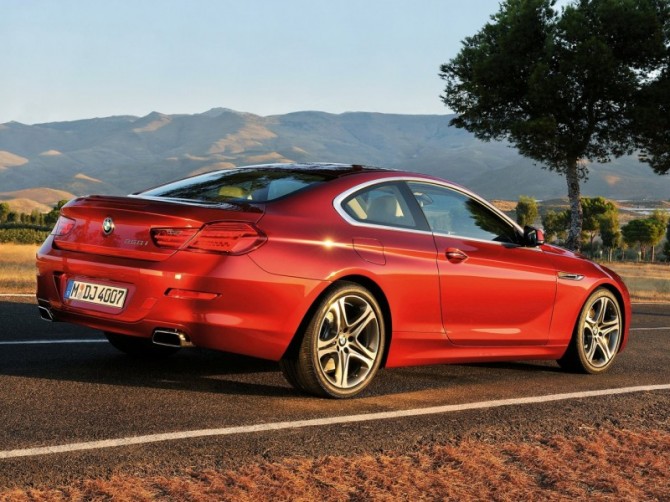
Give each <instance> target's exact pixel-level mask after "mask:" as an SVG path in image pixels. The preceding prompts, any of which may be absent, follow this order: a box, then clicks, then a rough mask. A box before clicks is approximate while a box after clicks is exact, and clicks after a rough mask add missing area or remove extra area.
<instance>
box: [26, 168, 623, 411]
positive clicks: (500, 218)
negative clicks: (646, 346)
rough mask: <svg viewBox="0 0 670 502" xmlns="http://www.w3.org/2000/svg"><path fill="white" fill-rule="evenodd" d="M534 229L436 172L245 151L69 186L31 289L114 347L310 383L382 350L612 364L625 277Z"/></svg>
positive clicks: (46, 310) (57, 313) (371, 362)
mask: <svg viewBox="0 0 670 502" xmlns="http://www.w3.org/2000/svg"><path fill="white" fill-rule="evenodd" d="M543 241H544V239H543V237H542V232H541V231H539V230H536V229H534V228H531V227H526V228H525V229H522V228H520V227H519V226H518V225H517V224H516V223H515V222H514V221H512V220H510V219H509V218H508V217H507V216H506V215H505V214H503V213H502V212H500V211H499V210H497V209H496V208H495V207H493V206H492V205H491V204H489V203H487V202H486V201H484V200H483V199H481V198H480V197H478V196H477V195H475V194H473V193H472V192H470V191H468V190H466V189H464V188H462V187H460V186H458V185H454V184H452V183H449V182H446V181H443V180H441V179H437V178H433V177H429V176H423V175H419V174H416V173H410V172H401V171H394V170H387V169H379V168H371V167H364V166H359V165H343V164H281V165H259V166H249V167H243V168H237V169H231V170H222V171H216V172H210V173H207V174H203V175H200V176H195V177H191V178H186V179H183V180H180V181H176V182H173V183H169V184H166V185H162V186H159V187H157V188H153V189H151V190H147V191H144V192H140V193H136V194H133V195H130V196H127V197H113V196H100V195H93V196H89V197H83V198H79V199H75V200H72V201H70V202H69V203H68V204H67V205H65V206H64V207H63V209H62V211H61V216H60V218H59V220H58V223H57V224H56V227H55V228H54V230H53V232H52V234H51V236H50V237H49V238H48V239H47V240H46V242H45V243H44V245H43V246H42V248H41V249H40V250H39V252H38V255H37V267H38V277H37V299H38V303H39V309H40V312H41V315H42V317H43V318H45V319H48V320H52V321H66V322H72V323H76V324H82V325H85V326H90V327H93V328H97V329H100V330H103V331H104V332H105V334H106V336H107V338H108V339H109V341H110V342H111V344H112V345H113V346H115V347H116V348H118V349H120V350H122V351H123V352H126V353H129V354H132V355H146V356H157V355H165V354H169V353H172V352H174V351H176V350H178V349H179V348H180V347H186V346H198V347H206V348H210V349H216V350H221V351H226V352H232V353H237V354H245V355H249V356H254V357H259V358H265V359H271V360H274V361H279V362H280V366H281V369H282V371H283V374H284V376H285V377H286V379H287V380H288V381H289V382H290V383H291V384H292V385H293V386H294V387H296V388H297V389H299V390H302V391H305V392H308V393H312V394H316V395H320V396H330V397H337V398H343V397H351V396H354V395H356V394H358V393H359V392H361V391H362V390H363V389H364V388H365V387H366V386H367V385H368V384H369V383H370V382H371V380H372V379H373V377H374V376H375V374H376V373H377V370H378V369H379V368H380V367H381V366H386V367H395V366H404V365H421V364H435V363H465V362H483V361H507V360H520V359H555V360H557V361H558V363H559V364H560V365H561V366H562V367H565V368H568V369H570V370H576V371H582V372H587V373H600V372H602V371H605V370H607V369H608V368H609V367H610V366H611V365H612V363H613V361H614V359H615V357H616V355H617V353H618V352H619V351H621V350H622V349H623V348H624V346H625V345H626V341H627V338H628V330H629V325H630V318H631V309H630V299H629V295H628V291H627V290H626V286H625V285H624V283H623V282H622V281H621V279H620V278H619V277H618V276H617V275H616V274H615V273H614V272H612V271H610V270H608V269H607V268H605V267H603V266H601V265H598V264H596V263H593V262H591V261H588V260H586V259H584V258H582V257H580V256H578V255H575V254H573V253H570V252H568V251H566V250H564V249H560V248H557V247H554V246H550V245H547V244H544V242H543Z"/></svg>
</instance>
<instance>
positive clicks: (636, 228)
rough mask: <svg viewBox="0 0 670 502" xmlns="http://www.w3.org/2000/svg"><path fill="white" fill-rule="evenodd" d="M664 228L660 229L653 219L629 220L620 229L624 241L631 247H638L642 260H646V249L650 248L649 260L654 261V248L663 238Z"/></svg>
mask: <svg viewBox="0 0 670 502" xmlns="http://www.w3.org/2000/svg"><path fill="white" fill-rule="evenodd" d="M664 230H665V227H661V226H660V225H659V222H658V221H657V220H654V218H645V219H643V220H631V221H629V222H628V223H627V224H626V225H624V226H623V227H622V228H621V233H622V234H623V238H624V241H625V242H626V243H627V244H628V245H629V246H631V247H633V246H636V245H637V246H639V247H640V252H641V253H642V259H643V260H646V258H647V248H649V247H651V249H652V256H651V260H652V261H654V246H656V245H657V244H658V243H659V242H660V241H661V239H662V238H663V232H664Z"/></svg>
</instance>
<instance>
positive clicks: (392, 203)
mask: <svg viewBox="0 0 670 502" xmlns="http://www.w3.org/2000/svg"><path fill="white" fill-rule="evenodd" d="M398 209H399V206H398V200H397V199H396V198H395V197H394V196H393V195H382V196H381V197H377V198H375V199H372V201H371V202H370V206H369V207H368V218H367V219H368V221H370V222H373V223H386V224H389V225H397V224H398V223H401V221H399V218H398V216H397V214H398Z"/></svg>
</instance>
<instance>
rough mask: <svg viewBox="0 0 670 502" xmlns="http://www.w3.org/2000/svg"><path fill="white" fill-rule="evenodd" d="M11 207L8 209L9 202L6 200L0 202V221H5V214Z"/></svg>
mask: <svg viewBox="0 0 670 502" xmlns="http://www.w3.org/2000/svg"><path fill="white" fill-rule="evenodd" d="M10 211H11V209H9V204H7V203H6V202H0V223H2V222H4V221H7V215H8V214H9V212H10Z"/></svg>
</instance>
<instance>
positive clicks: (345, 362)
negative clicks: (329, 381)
mask: <svg viewBox="0 0 670 502" xmlns="http://www.w3.org/2000/svg"><path fill="white" fill-rule="evenodd" d="M335 382H336V383H337V385H338V386H339V387H341V388H343V389H346V388H347V387H348V386H349V354H347V353H345V352H344V351H340V353H339V354H338V360H337V368H336V369H335Z"/></svg>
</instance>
